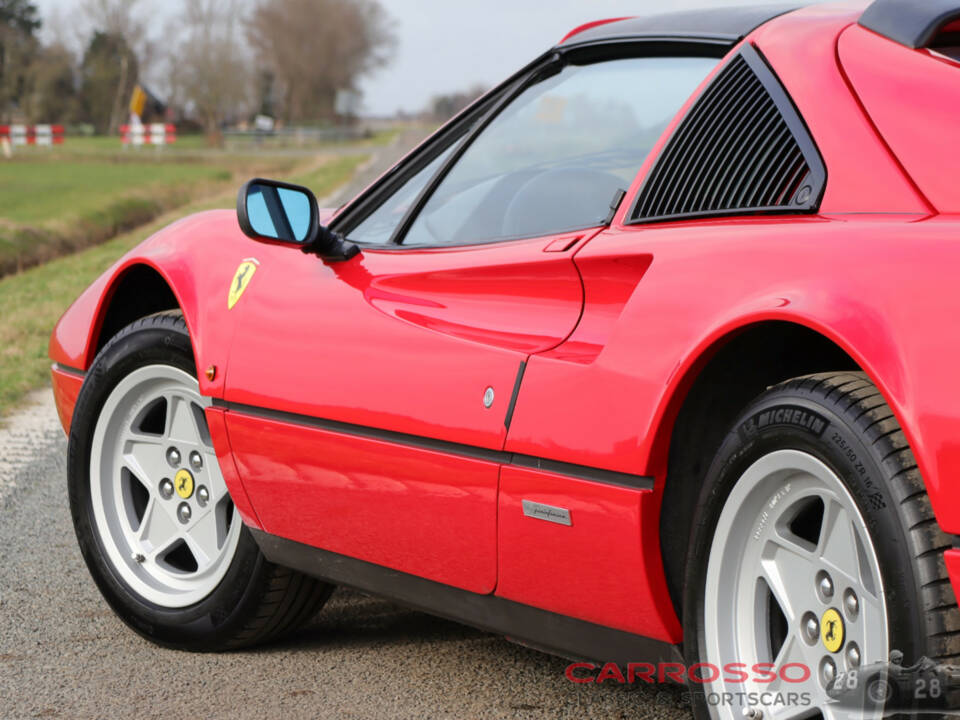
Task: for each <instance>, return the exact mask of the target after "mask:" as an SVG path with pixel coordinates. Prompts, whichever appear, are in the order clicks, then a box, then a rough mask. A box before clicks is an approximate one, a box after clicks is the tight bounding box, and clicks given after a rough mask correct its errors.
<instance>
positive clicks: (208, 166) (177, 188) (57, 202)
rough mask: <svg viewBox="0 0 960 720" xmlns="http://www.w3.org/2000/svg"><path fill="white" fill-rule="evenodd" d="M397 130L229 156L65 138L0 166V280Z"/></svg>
mask: <svg viewBox="0 0 960 720" xmlns="http://www.w3.org/2000/svg"><path fill="white" fill-rule="evenodd" d="M396 132H397V131H395V130H386V131H381V132H378V133H376V134H374V135H373V136H372V137H371V138H369V139H367V140H363V141H358V142H351V143H329V142H327V143H315V144H313V145H310V144H307V145H304V146H298V147H296V148H287V149H269V148H266V149H265V148H258V147H256V146H254V145H253V144H248V145H247V146H245V147H243V148H235V149H234V150H232V151H225V150H222V149H213V148H208V147H206V145H205V143H204V139H203V138H202V137H200V136H196V135H192V136H185V137H182V138H180V139H179V140H178V141H177V143H176V144H175V145H174V146H172V147H167V148H163V149H159V150H158V149H156V148H150V147H142V148H139V149H134V148H128V149H123V148H122V146H121V144H120V140H119V138H116V137H89V138H68V139H67V141H66V143H65V144H64V145H62V146H59V147H56V148H52V149H51V148H39V147H31V148H17V149H16V152H15V153H14V156H13V157H12V158H10V159H3V158H0V277H3V276H5V275H9V274H11V273H15V272H18V271H20V270H24V269H26V268H29V267H32V266H34V265H38V264H41V263H43V262H47V261H49V260H51V259H53V258H55V257H58V256H60V255H63V254H67V253H71V252H75V251H77V250H80V249H83V248H85V247H89V246H91V245H95V244H98V243H101V242H103V241H105V240H108V239H109V238H111V237H114V236H115V235H117V234H119V233H122V232H125V231H127V230H131V229H133V228H135V227H138V226H140V225H143V224H144V223H146V222H149V221H150V220H152V219H154V218H156V217H158V216H159V215H161V214H162V213H164V212H166V211H168V210H171V209H174V208H177V207H181V206H183V205H185V204H187V203H189V202H193V201H196V200H198V199H203V198H206V197H211V196H213V195H216V194H218V193H220V192H223V191H224V190H226V189H229V188H234V187H236V186H237V185H238V184H239V183H240V182H242V181H243V180H244V179H246V178H248V177H252V176H255V175H289V174H291V173H294V172H299V171H301V170H302V169H303V168H305V167H309V166H310V165H311V164H312V163H314V161H315V159H316V157H318V156H320V155H323V154H324V153H325V152H330V153H331V154H332V153H336V154H338V155H339V154H342V153H343V152H344V151H345V149H346V151H348V152H350V153H352V152H354V151H356V152H358V153H364V152H369V151H370V150H371V149H372V148H374V147H376V146H378V145H382V144H385V143H388V142H390V141H392V140H393V138H394V137H396Z"/></svg>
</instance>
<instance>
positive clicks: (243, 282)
mask: <svg viewBox="0 0 960 720" xmlns="http://www.w3.org/2000/svg"><path fill="white" fill-rule="evenodd" d="M259 264H260V263H258V262H257V261H256V260H254V259H253V258H248V259H246V260H244V261H243V262H242V263H240V267H238V268H237V272H236V274H235V275H234V276H233V282H231V283H230V293H229V294H228V295H227V309H228V310H233V306H234V305H236V304H237V302H238V301H239V300H240V297H241V296H242V295H243V293H244V291H245V290H246V289H247V286H248V285H249V284H250V279H251V278H252V277H253V274H254V273H255V272H256V271H257V266H258V265H259Z"/></svg>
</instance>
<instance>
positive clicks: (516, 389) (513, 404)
mask: <svg viewBox="0 0 960 720" xmlns="http://www.w3.org/2000/svg"><path fill="white" fill-rule="evenodd" d="M526 371H527V361H526V360H524V361H523V362H522V363H520V369H519V370H517V381H516V382H515V383H514V384H513V394H512V395H510V404H509V405H508V406H507V416H506V417H505V418H504V419H503V426H504V427H505V428H506V429H507V430H509V429H510V423H511V422H513V411H514V410H516V409H517V396H519V395H520V385H522V384H523V374H524V373H525V372H526Z"/></svg>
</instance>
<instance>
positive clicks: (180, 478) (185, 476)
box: [173, 470, 193, 500]
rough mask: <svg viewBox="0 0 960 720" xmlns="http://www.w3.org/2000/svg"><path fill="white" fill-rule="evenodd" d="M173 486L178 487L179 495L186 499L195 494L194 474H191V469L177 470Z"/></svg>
mask: <svg viewBox="0 0 960 720" xmlns="http://www.w3.org/2000/svg"><path fill="white" fill-rule="evenodd" d="M173 487H174V488H175V489H176V491H177V495H179V496H180V497H182V498H183V499H184V500H188V499H189V498H190V496H191V495H193V475H191V474H190V471H189V470H180V471H179V472H177V475H176V477H174V478H173Z"/></svg>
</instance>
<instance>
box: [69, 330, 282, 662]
mask: <svg viewBox="0 0 960 720" xmlns="http://www.w3.org/2000/svg"><path fill="white" fill-rule="evenodd" d="M149 365H168V366H171V367H174V368H177V369H179V370H183V371H185V372H187V373H189V374H191V375H192V376H194V377H196V367H195V363H194V359H193V351H192V347H191V344H190V339H189V336H188V335H187V333H186V328H185V326H184V325H183V321H182V319H180V318H178V317H176V316H169V315H167V316H154V317H151V318H146V319H145V320H141V321H138V322H137V323H134V324H133V325H131V326H130V327H128V328H126V329H124V330H123V331H121V332H120V333H119V334H118V335H117V336H116V337H115V338H114V339H113V340H111V341H110V343H108V345H107V346H106V347H105V348H104V349H103V351H102V352H101V353H100V354H99V355H98V356H97V358H96V359H95V360H94V363H93V365H92V367H91V369H90V371H89V372H88V374H87V377H86V379H85V380H84V383H83V387H82V388H81V391H80V394H79V397H78V399H77V405H76V408H75V410H74V414H73V420H72V422H71V428H70V436H69V442H68V451H67V484H68V493H69V500H70V511H71V515H72V517H73V524H74V529H75V531H76V535H77V541H78V542H79V545H80V550H81V554H82V555H83V559H84V561H85V562H86V565H87V567H88V568H89V571H90V574H91V576H92V577H93V579H94V581H95V583H96V584H97V587H98V588H99V590H100V592H101V594H102V595H103V597H104V598H105V599H106V600H107V602H108V603H109V604H110V606H111V607H112V608H113V610H114V611H115V612H116V613H117V615H118V616H119V617H120V618H121V619H122V620H123V621H124V622H125V623H127V624H128V625H129V626H130V627H131V628H132V629H134V630H135V631H136V632H138V633H140V634H141V635H143V636H145V637H147V638H149V639H150V640H152V641H154V642H157V643H159V644H162V645H167V646H170V647H176V648H180V649H205V648H207V647H210V646H213V645H219V644H221V643H222V642H223V641H225V640H227V639H228V638H229V637H231V636H233V635H234V634H235V633H236V632H237V631H238V630H239V629H240V628H241V627H242V626H243V624H244V623H245V621H246V619H247V618H248V616H249V614H250V613H251V612H253V611H255V609H256V607H257V606H258V603H259V600H260V586H261V585H262V583H263V582H264V580H263V578H264V576H265V572H266V561H265V559H264V558H263V555H262V554H261V553H260V550H259V548H258V547H257V545H256V543H255V541H254V540H253V537H252V536H251V534H250V532H249V531H248V530H247V529H246V528H242V529H241V533H240V538H239V542H238V545H237V549H236V552H235V554H234V557H233V560H232V562H231V564H230V567H229V568H228V570H227V572H226V574H225V576H224V577H223V579H222V580H221V581H220V583H219V585H218V586H217V587H216V588H215V589H214V591H213V592H212V593H211V594H210V595H208V596H207V597H206V598H204V599H203V600H201V601H200V602H198V603H195V604H193V605H189V606H187V607H183V608H176V609H172V608H165V607H162V606H159V605H156V604H154V603H151V602H149V601H147V600H145V599H144V598H142V597H141V596H139V595H138V594H137V593H136V592H135V591H134V590H133V589H132V588H130V587H129V586H128V585H127V583H126V582H125V581H124V580H123V579H122V578H121V577H120V575H119V574H118V573H117V571H116V569H115V568H114V567H113V565H112V563H111V562H110V561H109V560H108V559H107V554H106V551H105V548H104V545H103V540H102V538H101V537H100V533H99V532H98V531H97V530H96V526H95V520H94V515H93V505H92V499H91V481H90V460H91V452H92V446H93V435H94V431H95V428H96V425H97V421H98V419H99V417H100V413H101V411H102V408H103V406H104V403H105V402H106V400H107V398H108V396H109V395H110V393H111V392H112V391H113V389H114V388H115V387H116V386H117V384H118V383H119V382H120V381H121V380H122V379H123V378H124V377H126V376H127V375H129V374H130V373H131V372H133V371H135V370H137V369H139V368H142V367H146V366H149ZM236 521H237V522H239V521H240V520H239V517H238V518H237V519H236Z"/></svg>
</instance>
